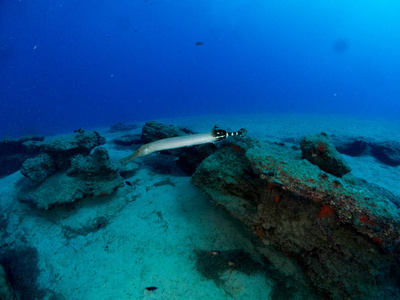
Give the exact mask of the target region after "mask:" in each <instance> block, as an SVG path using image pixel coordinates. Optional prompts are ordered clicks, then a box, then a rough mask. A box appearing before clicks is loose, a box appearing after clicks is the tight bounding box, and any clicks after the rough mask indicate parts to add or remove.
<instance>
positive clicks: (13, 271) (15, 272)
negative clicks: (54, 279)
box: [0, 247, 64, 300]
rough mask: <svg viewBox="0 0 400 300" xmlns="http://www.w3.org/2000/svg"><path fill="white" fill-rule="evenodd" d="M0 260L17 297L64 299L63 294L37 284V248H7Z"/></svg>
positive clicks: (28, 299) (23, 299)
mask: <svg viewBox="0 0 400 300" xmlns="http://www.w3.org/2000/svg"><path fill="white" fill-rule="evenodd" d="M0 262H1V264H2V265H3V267H4V269H5V271H6V273H7V275H8V278H9V280H10V284H11V286H12V288H13V289H14V291H15V293H16V296H17V299H22V300H25V299H26V300H31V299H32V300H34V299H53V300H56V299H64V297H63V296H61V295H59V294H56V293H54V292H53V291H51V290H43V289H40V288H39V287H38V286H37V283H36V280H37V278H38V277H39V269H38V266H37V264H38V253H37V250H36V249H35V248H30V247H24V248H18V249H7V250H5V251H4V252H2V253H1V256H0Z"/></svg>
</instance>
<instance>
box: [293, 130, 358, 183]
mask: <svg viewBox="0 0 400 300" xmlns="http://www.w3.org/2000/svg"><path fill="white" fill-rule="evenodd" d="M300 149H301V154H302V155H303V157H304V158H305V159H307V160H308V161H309V162H311V163H312V164H314V165H317V166H318V167H319V168H320V169H321V170H323V171H325V172H327V173H329V174H332V175H335V176H338V177H342V176H343V175H344V174H346V173H349V172H350V171H351V168H350V167H349V166H348V164H347V163H346V161H345V160H344V159H343V157H342V156H341V155H340V153H339V152H338V151H337V150H336V148H335V146H333V144H332V143H331V141H330V139H329V137H328V135H327V134H326V133H323V132H322V133H321V134H316V135H312V136H307V137H303V138H302V139H301V140H300Z"/></svg>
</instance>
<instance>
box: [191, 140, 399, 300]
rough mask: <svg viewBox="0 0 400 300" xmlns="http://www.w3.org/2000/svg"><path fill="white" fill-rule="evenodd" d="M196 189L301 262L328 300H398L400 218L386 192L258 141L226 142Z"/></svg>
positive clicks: (199, 175)
mask: <svg viewBox="0 0 400 300" xmlns="http://www.w3.org/2000/svg"><path fill="white" fill-rule="evenodd" d="M329 149H330V150H331V148H330V146H329ZM341 175H343V174H342V173H341ZM192 183H193V184H195V185H196V186H198V187H199V188H201V189H202V190H204V191H205V192H206V193H207V194H209V195H210V197H211V198H212V200H213V201H214V202H215V203H216V204H217V205H218V206H221V207H224V208H225V209H226V211H227V212H229V213H230V214H231V215H232V216H233V217H234V218H236V219H238V220H240V221H241V222H242V223H244V224H245V225H246V226H247V228H248V230H249V231H251V232H252V233H253V234H254V236H255V238H257V239H259V240H260V241H261V242H262V244H263V245H264V247H273V248H275V249H277V250H279V251H281V252H283V253H284V254H285V255H286V256H288V257H290V258H292V259H293V260H294V261H295V262H297V264H298V265H299V266H301V268H302V269H303V271H304V272H305V274H306V275H307V276H308V277H309V279H310V280H311V282H312V283H313V284H314V286H315V287H316V289H317V290H318V291H319V293H320V294H321V295H322V296H323V297H326V298H332V299H346V298H347V299H348V298H352V299H382V298H388V299H389V298H391V297H392V298H395V295H396V293H397V292H398V290H399V282H400V281H399V280H400V264H399V262H400V260H399V254H400V210H399V208H398V207H397V206H396V205H395V204H394V203H393V202H392V201H391V199H390V198H388V197H387V194H384V193H382V192H379V191H382V189H369V188H368V185H366V184H364V185H361V184H359V180H357V179H356V178H354V177H352V175H351V173H350V174H347V175H345V176H343V177H342V178H340V177H336V176H333V175H331V174H329V173H327V172H325V171H323V170H321V169H320V168H319V167H318V166H316V165H314V164H312V163H310V162H309V161H308V160H306V159H303V157H302V156H301V154H300V151H296V150H293V149H291V148H288V147H286V146H284V145H282V144H276V143H270V142H258V141H254V140H251V139H250V138H248V139H245V140H240V139H232V140H230V141H225V142H224V143H223V145H221V147H219V148H218V149H217V150H216V151H215V152H214V153H213V154H211V155H210V156H208V157H207V158H206V159H204V160H203V161H202V163H201V164H200V165H199V167H198V168H197V170H196V172H195V173H194V174H193V176H192Z"/></svg>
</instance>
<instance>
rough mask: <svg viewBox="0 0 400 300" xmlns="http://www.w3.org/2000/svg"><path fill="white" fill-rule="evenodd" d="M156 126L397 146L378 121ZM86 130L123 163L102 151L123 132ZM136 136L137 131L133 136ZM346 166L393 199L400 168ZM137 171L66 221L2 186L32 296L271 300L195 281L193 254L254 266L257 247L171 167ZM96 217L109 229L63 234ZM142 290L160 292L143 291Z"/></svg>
mask: <svg viewBox="0 0 400 300" xmlns="http://www.w3.org/2000/svg"><path fill="white" fill-rule="evenodd" d="M156 121H159V122H162V123H165V124H173V125H177V126H184V127H187V128H190V129H192V130H195V131H198V132H203V131H209V130H211V128H212V127H213V126H214V125H215V124H218V125H219V127H221V128H224V129H231V130H238V129H239V128H242V127H244V128H246V129H247V130H248V133H249V135H250V136H251V137H253V138H257V139H260V140H271V141H279V140H280V139H281V138H287V137H297V138H299V137H301V136H304V135H308V134H313V133H320V132H321V131H324V132H326V133H328V134H336V135H338V136H342V135H346V136H365V137H368V138H374V139H378V140H395V141H399V140H400V139H399V138H400V122H399V123H395V122H390V121H386V120H383V119H366V118H364V119H362V118H355V117H343V116H341V117H340V116H319V115H243V116H241V115H235V116H234V115H228V116H223V115H222V116H221V115H219V116H217V115H210V116H194V117H186V118H175V119H162V120H156ZM134 122H135V121H134V120H133V121H132V123H134ZM140 125H142V124H140ZM89 129H90V128H85V130H89ZM94 129H95V130H97V131H98V132H99V133H100V134H101V135H103V136H104V137H105V138H106V139H107V141H108V143H107V144H106V145H105V147H106V148H107V149H108V150H109V154H110V157H111V159H112V160H114V161H118V160H119V159H120V158H122V157H125V156H127V155H129V154H130V153H131V151H130V150H129V149H125V150H121V149H119V148H117V147H115V145H113V144H112V143H110V141H111V140H112V139H113V138H114V137H116V136H121V135H124V134H126V132H118V133H110V132H108V128H94ZM140 132H141V129H140V128H139V129H137V130H133V131H131V133H140ZM344 157H345V159H346V161H347V162H348V163H349V164H350V166H351V167H352V169H353V171H352V172H353V175H354V176H356V177H360V178H364V179H366V180H367V181H370V182H374V183H375V184H378V185H380V186H382V187H384V188H386V189H389V190H390V191H392V192H393V193H395V194H397V195H400V186H399V185H398V178H400V167H389V166H385V165H383V164H381V163H380V162H378V161H376V160H375V159H374V158H372V157H369V156H365V157H349V156H344ZM137 163H138V164H139V169H138V171H137V172H136V174H135V175H133V176H132V177H131V178H128V180H130V181H131V182H134V183H135V185H134V187H129V186H125V187H124V188H122V189H120V190H119V191H118V193H117V194H116V195H115V196H112V197H109V198H107V197H104V198H101V200H93V201H90V200H85V201H83V202H82V203H79V204H77V209H75V210H74V212H73V213H71V212H68V213H66V212H65V211H63V210H62V209H55V210H51V211H47V212H38V211H35V210H34V209H32V208H30V207H29V206H27V205H25V204H21V203H19V202H18V200H16V197H15V189H16V183H17V182H18V180H19V179H20V178H21V177H22V175H21V174H20V173H19V172H16V173H14V174H12V175H10V176H7V177H4V178H1V179H0V200H1V206H2V213H3V218H4V217H6V218H7V222H8V223H9V225H8V226H9V227H8V228H13V227H14V228H15V231H14V232H13V233H11V235H10V236H8V237H7V240H6V241H2V245H4V244H11V243H16V244H18V243H27V244H28V245H31V246H33V247H36V248H37V250H38V270H39V273H38V274H39V276H38V278H37V285H38V287H39V288H41V289H43V290H52V291H53V292H54V295H56V297H57V298H60V299H62V298H65V299H270V298H271V297H272V295H275V297H274V298H275V299H279V293H278V294H277V291H276V288H277V286H276V285H275V283H274V280H273V279H272V276H270V274H259V273H258V274H253V275H246V274H242V273H239V272H237V271H234V270H231V271H229V270H228V271H226V272H225V273H224V274H223V275H222V276H223V278H224V279H225V283H224V284H222V285H216V283H215V282H214V281H212V280H209V279H207V278H205V277H204V276H203V275H202V274H200V272H199V271H198V270H197V269H196V260H195V255H194V251H195V250H196V247H197V248H199V249H203V250H232V249H244V250H245V251H246V252H249V253H252V254H253V255H254V256H255V257H257V243H254V240H255V237H253V236H251V235H250V234H249V233H247V231H246V230H245V229H244V228H243V227H242V226H241V225H240V224H237V222H235V221H234V220H233V219H231V218H230V217H229V216H228V215H227V214H226V213H225V212H224V211H223V209H222V208H219V207H216V206H215V205H214V204H213V203H212V202H211V200H210V198H209V197H208V196H207V195H206V194H204V193H202V192H201V191H200V190H199V189H198V188H196V187H195V186H193V185H192V184H191V183H190V177H188V176H186V175H185V174H184V173H183V172H182V171H180V170H179V169H178V168H177V167H176V166H175V164H174V161H173V160H172V159H170V158H167V157H165V156H163V155H158V154H153V155H151V156H149V157H146V158H143V159H140V160H138V161H137ZM102 216H104V218H105V220H107V222H105V225H104V226H102V227H101V228H97V229H98V230H93V232H89V233H85V234H86V235H81V234H79V231H76V232H75V234H74V231H73V230H72V231H71V230H66V229H65V228H79V225H80V224H81V225H82V226H86V225H87V224H89V223H90V221H91V220H93V219H94V218H99V217H102ZM21 241H23V242H21ZM268 255H269V257H270V259H271V260H272V261H274V264H275V265H278V266H280V268H281V271H282V272H283V273H285V274H286V275H287V276H289V277H291V278H293V279H294V280H303V278H302V276H301V274H300V273H299V272H298V270H296V268H295V267H293V265H292V264H291V263H290V260H289V259H287V258H285V257H284V256H282V255H279V254H276V255H274V254H273V253H272V252H271V253H269V254H268ZM28 276H29V275H28ZM149 286H155V287H157V288H158V289H157V290H155V291H147V290H146V287H149ZM279 288H282V286H281V287H279ZM273 293H275V294H273Z"/></svg>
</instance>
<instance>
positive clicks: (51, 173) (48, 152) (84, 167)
mask: <svg viewBox="0 0 400 300" xmlns="http://www.w3.org/2000/svg"><path fill="white" fill-rule="evenodd" d="M104 143H105V139H104V138H103V137H101V136H100V134H98V133H97V132H95V131H85V132H83V131H82V132H78V133H76V134H75V135H71V136H65V137H59V138H53V139H50V140H48V141H42V142H29V143H28V145H27V147H28V148H30V149H37V150H38V151H40V152H41V153H40V154H39V155H38V156H36V157H34V158H31V159H27V160H26V161H25V162H24V164H23V166H22V168H21V173H22V174H23V175H24V176H25V177H26V179H25V180H23V181H22V182H20V189H19V192H18V199H19V200H20V201H21V202H25V203H28V204H31V205H33V206H35V207H38V208H40V209H52V208H54V207H57V206H62V205H66V204H71V203H74V202H76V201H79V200H82V199H84V198H92V197H105V196H110V195H112V194H113V193H114V192H116V191H117V189H118V188H119V187H121V186H122V185H123V176H124V175H126V174H129V173H132V172H134V170H135V169H136V167H137V166H136V165H135V164H130V165H127V166H118V167H117V166H115V165H114V164H113V163H111V161H110V158H109V155H108V151H107V149H106V148H104V147H102V146H101V145H103V144H104Z"/></svg>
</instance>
